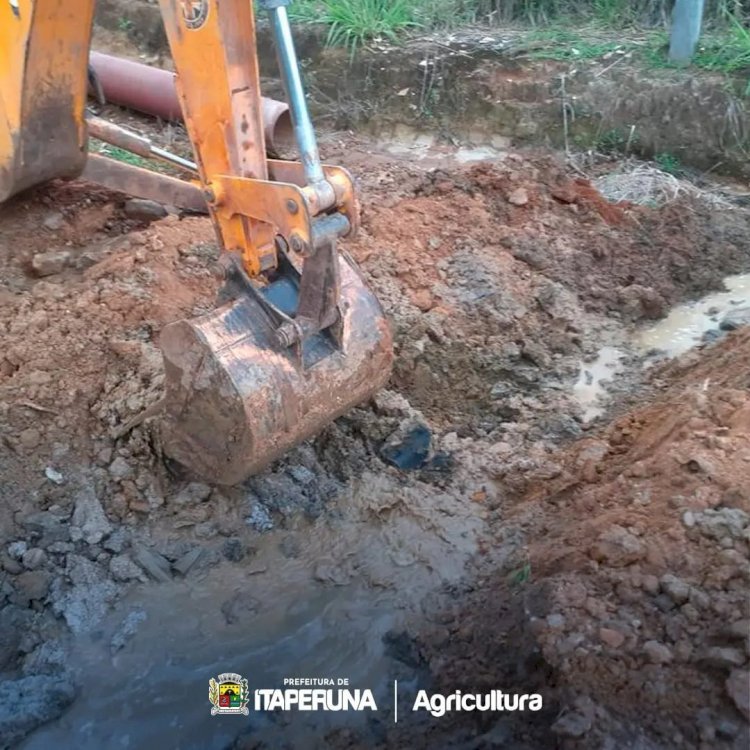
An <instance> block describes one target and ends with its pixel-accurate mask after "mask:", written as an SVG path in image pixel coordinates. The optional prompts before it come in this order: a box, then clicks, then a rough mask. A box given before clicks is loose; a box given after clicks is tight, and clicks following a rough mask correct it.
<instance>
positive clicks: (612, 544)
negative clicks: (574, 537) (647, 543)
mask: <svg viewBox="0 0 750 750" xmlns="http://www.w3.org/2000/svg"><path fill="white" fill-rule="evenodd" d="M645 554H646V549H645V547H644V546H643V543H642V542H641V540H640V539H639V538H638V537H637V536H635V535H634V534H631V533H630V532H629V531H628V530H627V529H624V528H623V527H622V526H617V525H615V526H612V527H611V528H610V529H607V531H605V532H604V533H603V534H602V535H601V536H600V537H599V539H598V540H597V542H596V543H595V544H594V546H593V547H592V548H591V556H592V557H593V558H594V560H597V561H598V562H604V563H606V564H607V565H611V566H612V567H613V568H622V567H624V566H626V565H631V564H632V563H634V562H637V561H638V560H640V559H642V558H643V557H644V555H645Z"/></svg>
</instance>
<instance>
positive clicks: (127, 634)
mask: <svg viewBox="0 0 750 750" xmlns="http://www.w3.org/2000/svg"><path fill="white" fill-rule="evenodd" d="M145 621H146V613H145V612H144V611H143V610H136V611H135V612H130V613H129V614H128V615H127V617H125V619H124V620H123V621H122V623H121V624H120V627H119V628H117V630H116V631H115V634H114V635H113V636H112V640H111V641H110V643H109V648H110V651H111V652H112V653H113V654H116V653H117V652H118V651H120V650H121V649H123V648H124V647H125V645H126V644H127V642H128V641H129V640H130V639H131V638H132V637H133V636H134V635H135V634H136V632H138V627H139V625H140V624H141V623H142V622H145Z"/></svg>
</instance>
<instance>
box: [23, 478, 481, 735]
mask: <svg viewBox="0 0 750 750" xmlns="http://www.w3.org/2000/svg"><path fill="white" fill-rule="evenodd" d="M461 486H462V489H461V490H460V491H458V490H457V491H456V492H455V493H451V492H450V491H441V490H436V489H435V488H433V487H426V486H424V485H421V486H420V485H417V484H415V485H410V486H404V485H403V483H402V482H401V481H400V480H399V479H398V478H395V479H391V478H389V477H386V476H383V475H380V474H373V473H370V472H365V474H364V475H363V476H362V478H361V479H360V480H358V481H355V482H353V483H352V485H350V487H349V490H348V492H347V493H346V497H344V498H342V500H341V501H340V502H339V504H338V506H337V508H336V509H335V510H334V509H331V515H330V516H327V517H326V518H319V519H318V520H317V521H316V522H315V523H314V524H313V526H312V527H307V526H305V527H303V528H300V529H299V530H281V531H278V532H277V531H271V532H269V533H267V534H265V535H264V536H262V537H259V538H258V540H257V546H256V552H255V554H254V555H253V556H252V557H251V559H250V560H248V561H247V563H245V564H243V565H229V564H227V563H221V564H219V565H217V566H215V567H212V568H209V569H208V570H206V571H204V572H202V573H196V574H195V575H194V576H192V577H189V578H188V579H187V580H185V581H174V582H172V583H165V584H159V585H156V584H153V585H149V586H139V587H137V588H135V589H133V590H131V592H130V593H129V594H128V596H126V597H125V598H124V599H122V600H121V601H120V602H119V603H118V605H117V609H116V611H115V612H114V613H113V614H112V616H111V617H110V618H108V620H107V621H106V622H104V623H102V624H101V625H100V626H99V627H98V628H97V630H96V631H95V632H94V633H92V634H90V635H88V636H85V637H81V638H80V639H79V640H78V641H77V642H76V643H74V645H73V648H72V651H71V653H70V656H69V658H68V664H71V665H75V671H74V674H75V681H76V683H77V684H78V685H80V686H81V691H80V694H79V697H78V699H77V700H76V701H75V703H74V704H73V705H72V706H71V708H70V709H69V710H68V711H67V712H66V713H65V714H64V715H63V716H62V717H61V718H60V719H58V720H57V721H55V722H51V723H50V724H48V725H45V726H43V727H41V728H40V729H39V730H37V731H36V732H35V733H34V734H33V735H31V736H30V737H28V738H27V739H26V740H25V741H24V742H23V743H22V744H21V745H20V746H19V747H20V748H21V749H22V750H47V748H50V747H56V746H57V747H73V746H74V747H76V748H79V750H99V748H114V749H117V748H126V749H127V750H130V749H135V748H151V747H170V748H172V747H174V748H180V750H209V749H210V750H214V749H216V750H224V749H225V748H228V747H230V746H231V743H232V742H233V741H234V739H235V738H236V737H237V736H238V735H240V734H241V733H243V732H251V733H252V737H253V740H257V741H258V742H263V741H265V742H267V744H264V745H263V746H264V747H266V746H267V747H279V744H278V742H279V733H280V731H282V732H283V737H284V747H285V748H288V749H290V750H297V748H299V750H308V748H309V749H312V748H317V747H326V746H327V745H326V743H325V741H324V739H323V738H324V736H325V734H326V733H327V731H329V730H330V729H334V728H338V729H341V728H342V727H346V726H348V727H352V728H357V727H359V728H360V729H361V730H362V731H364V732H365V733H369V732H376V731H378V725H379V724H380V723H381V722H389V721H390V720H391V714H390V711H391V710H392V703H391V698H390V696H391V691H392V690H393V683H392V682H391V680H392V679H393V674H394V671H393V670H394V669H396V668H397V669H398V670H399V680H400V682H401V680H403V679H404V678H406V679H407V680H413V679H415V677H416V672H414V671H413V670H411V671H410V673H409V674H407V675H404V674H403V669H405V668H404V667H403V665H401V664H399V665H396V664H395V662H394V661H393V660H392V658H391V657H390V656H389V652H388V648H387V647H386V646H385V644H384V639H383V637H384V635H385V634H386V633H389V632H391V631H393V632H395V633H399V632H401V631H402V629H403V628H404V626H405V625H406V623H407V621H408V618H409V617H411V616H412V614H414V613H417V614H418V613H419V611H420V606H421V602H422V600H423V599H424V597H425V596H426V595H427V594H428V593H429V592H431V591H435V590H438V589H440V588H441V587H442V586H443V585H445V584H446V583H450V582H455V581H457V580H459V579H460V578H461V577H462V576H463V574H464V570H465V565H466V564H467V562H468V561H469V560H470V559H471V557H472V555H473V554H474V553H475V552H476V538H477V536H478V534H479V533H480V532H481V529H482V528H483V521H482V520H481V510H480V509H478V507H477V504H476V503H472V502H469V501H467V499H466V498H467V494H466V492H465V491H464V490H463V486H464V484H463V481H462V483H461ZM132 612H142V613H144V614H145V616H146V617H145V620H143V621H142V622H140V624H139V625H138V628H137V630H136V632H135V634H134V635H133V636H132V638H131V640H129V641H128V642H127V643H126V645H125V646H124V648H122V650H120V651H117V652H116V653H114V654H112V652H111V645H110V644H111V642H112V635H113V633H115V632H116V631H117V630H118V628H119V627H120V626H121V623H122V622H123V620H124V618H125V617H126V616H127V615H128V614H129V613H132ZM225 672H236V673H239V674H240V675H242V676H243V677H245V678H247V679H248V682H249V685H250V689H251V690H255V689H262V688H283V680H284V678H287V677H303V678H330V679H334V680H337V679H339V678H347V679H348V680H349V686H350V688H351V689H353V690H356V689H360V690H365V689H370V690H372V692H373V695H374V696H375V700H376V701H377V704H378V709H379V710H378V711H377V713H375V714H373V713H372V712H369V711H365V712H362V713H359V712H353V711H348V712H346V713H345V714H344V713H339V712H332V713H326V712H289V713H281V714H278V713H259V712H255V711H251V712H250V716H249V717H248V718H244V717H233V716H230V717H213V718H212V717H211V715H210V708H211V706H210V704H209V702H208V680H209V679H210V678H212V677H216V676H217V675H219V674H222V673H225ZM363 728H364V729H363Z"/></svg>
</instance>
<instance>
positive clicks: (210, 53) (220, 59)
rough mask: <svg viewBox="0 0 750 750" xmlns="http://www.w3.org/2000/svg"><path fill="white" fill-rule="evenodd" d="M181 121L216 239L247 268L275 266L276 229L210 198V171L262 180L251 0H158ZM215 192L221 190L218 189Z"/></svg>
mask: <svg viewBox="0 0 750 750" xmlns="http://www.w3.org/2000/svg"><path fill="white" fill-rule="evenodd" d="M160 5H161V10H162V16H163V18H164V27H165V29H166V32H167V38H168V39H169V46H170V49H171V52H172V58H173V60H174V63H175V70H176V72H177V90H178V94H179V96H180V100H181V104H182V111H183V114H184V117H185V125H186V127H187V129H188V132H189V134H190V139H191V141H192V143H193V148H194V150H195V157H196V160H197V162H198V166H199V169H200V173H201V178H202V180H203V182H204V184H205V186H206V190H207V194H208V197H209V207H210V210H211V212H212V216H213V218H214V221H215V224H216V226H217V231H218V233H219V235H220V239H221V244H222V245H223V246H224V248H225V249H226V250H229V251H230V252H231V251H237V252H239V253H240V254H241V256H242V259H243V263H244V266H245V269H246V270H247V272H248V273H249V274H250V275H251V276H257V275H258V274H260V273H261V272H262V271H265V270H268V269H271V268H274V267H275V266H276V246H275V236H276V231H277V230H276V229H274V227H273V226H271V225H269V224H266V223H263V222H259V221H257V220H255V219H252V218H249V216H250V215H251V214H250V215H248V214H245V215H242V213H237V212H232V213H228V212H222V211H221V210H220V208H219V206H220V204H221V200H219V201H217V202H214V201H211V200H210V196H211V195H212V193H213V194H214V195H215V193H216V192H218V191H220V189H221V186H220V185H218V184H217V185H215V186H214V185H212V179H213V177H214V175H226V176H229V177H243V178H250V179H253V180H267V178H268V167H267V165H266V146H265V139H264V134H263V114H262V108H261V93H260V77H259V74H258V58H257V53H256V48H255V43H256V40H255V19H254V14H253V3H252V2H251V1H249V0H222V2H205V1H204V2H184V1H180V0H160ZM217 197H218V196H217Z"/></svg>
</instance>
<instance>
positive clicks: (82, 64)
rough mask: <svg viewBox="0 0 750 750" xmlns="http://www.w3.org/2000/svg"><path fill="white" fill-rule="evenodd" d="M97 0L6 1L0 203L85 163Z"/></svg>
mask: <svg viewBox="0 0 750 750" xmlns="http://www.w3.org/2000/svg"><path fill="white" fill-rule="evenodd" d="M93 16H94V0H78V2H75V3H73V2H70V1H69V0H18V2H17V3H10V2H1V3H0V201H2V200H5V199H6V198H8V197H9V196H11V195H14V194H15V193H17V192H19V191H20V190H23V189H25V188H27V187H30V186H32V185H36V184H39V183H41V182H45V181H46V180H49V179H52V178H55V177H75V176H77V175H78V174H80V173H81V171H82V170H83V167H84V165H85V163H86V124H85V120H84V109H85V104H86V93H87V87H88V83H87V74H86V70H87V60H88V53H89V46H90V43H91V27H92V23H93Z"/></svg>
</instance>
